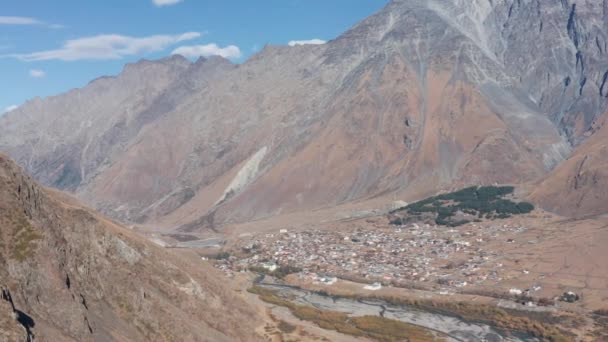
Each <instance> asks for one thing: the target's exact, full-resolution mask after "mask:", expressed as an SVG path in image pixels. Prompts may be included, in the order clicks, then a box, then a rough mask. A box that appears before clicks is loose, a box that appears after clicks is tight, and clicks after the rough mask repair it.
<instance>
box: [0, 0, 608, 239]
mask: <svg viewBox="0 0 608 342" xmlns="http://www.w3.org/2000/svg"><path fill="white" fill-rule="evenodd" d="M607 8H608V7H607V6H606V3H605V1H599V0H586V1H574V2H571V1H567V0H564V1H562V2H560V3H555V2H552V1H548V0H528V1H509V0H501V1H496V2H492V3H488V2H486V1H481V0H478V1H460V0H433V1H418V0H411V1H391V2H389V3H388V4H387V5H386V6H385V8H384V9H382V10H380V11H379V12H378V13H376V14H373V15H371V16H370V17H368V18H366V19H363V20H362V21H361V22H359V23H358V24H356V25H355V26H354V27H353V28H351V29H350V30H348V31H346V32H345V33H343V34H342V35H340V36H338V37H337V38H336V39H334V40H331V41H329V42H328V43H327V44H324V45H314V46H307V45H304V46H297V47H287V46H266V47H265V48H264V49H263V50H262V51H260V52H258V53H257V54H255V55H254V56H252V57H251V58H250V59H249V60H248V61H246V62H245V63H243V64H241V65H232V64H228V63H226V62H224V60H222V59H209V60H202V61H199V62H200V63H199V62H196V63H190V62H188V63H189V64H187V65H186V64H185V63H186V62H185V61H183V60H182V59H181V58H179V57H170V58H168V59H166V60H165V62H166V61H167V60H168V61H171V63H172V64H179V65H181V64H182V63H183V65H185V66H186V67H185V69H184V70H182V69H180V67H178V68H177V69H178V70H182V71H180V72H177V73H176V72H172V71H171V68H170V67H167V66H166V65H163V62H143V63H142V64H140V65H139V66H138V68H140V70H139V71H137V72H135V69H137V68H135V69H134V68H133V67H135V66H132V67H128V68H127V67H125V70H124V71H123V73H121V74H120V75H119V76H117V78H116V79H114V80H112V81H111V82H112V86H111V87H110V88H108V89H101V88H99V89H96V90H95V91H94V93H95V94H90V95H87V96H85V97H84V99H83V100H82V101H83V102H82V104H81V105H80V107H81V108H79V106H76V105H71V106H70V107H62V106H61V105H57V104H54V103H53V101H51V100H47V101H45V102H44V103H45V104H44V107H41V106H42V105H41V106H23V107H21V108H19V109H18V110H16V111H14V112H12V113H9V115H7V116H6V117H3V118H1V119H0V149H3V150H6V151H8V153H9V154H11V155H12V156H13V157H15V158H16V159H17V161H18V162H19V164H21V165H24V166H25V167H26V169H27V170H28V171H30V172H32V174H33V175H34V176H35V178H36V179H39V180H40V181H42V182H43V183H44V184H47V185H52V186H56V187H59V188H62V189H66V190H71V191H73V192H75V193H76V195H77V196H78V197H79V198H81V199H83V200H85V201H86V203H88V204H90V205H93V206H94V207H95V208H97V209H100V210H102V211H103V212H104V213H106V214H109V215H111V216H113V217H115V218H118V219H120V220H123V221H125V222H137V223H141V224H151V225H158V226H162V227H163V228H165V229H175V228H178V227H182V228H183V227H188V229H190V228H192V229H203V228H205V227H207V228H209V227H215V226H222V225H225V224H229V223H238V222H245V221H247V220H252V219H260V218H264V217H269V216H273V215H278V214H281V213H289V212H295V211H304V210H314V209H318V208H323V207H328V206H334V205H339V204H344V203H347V202H350V201H356V200H363V199H366V198H372V197H376V196H380V195H382V194H392V195H391V196H400V197H403V198H412V197H415V196H421V195H429V194H432V193H435V192H437V191H439V190H441V189H445V188H449V187H452V188H453V187H458V186H462V185H468V184H477V183H480V184H492V183H513V184H515V183H529V182H535V181H537V180H539V179H541V178H542V177H544V176H545V175H546V174H547V173H548V172H549V171H551V170H552V169H554V168H555V167H556V166H557V165H558V164H560V163H562V161H563V160H565V159H566V158H567V157H568V156H569V155H570V154H571V153H572V149H573V148H576V147H577V146H579V145H580V144H581V143H582V142H583V141H584V140H585V139H587V135H588V133H589V132H590V130H591V129H592V125H593V122H594V121H595V120H596V119H597V118H598V116H599V115H601V114H602V113H604V112H606V111H607V110H608V100H607V99H606V98H605V97H604V96H603V95H604V94H603V93H604V90H603V88H604V87H605V86H604V83H605V80H604V81H602V78H603V75H604V73H605V72H606V70H608V62H606V60H605V59H604V58H602V57H603V56H604V53H605V49H604V48H602V46H604V45H605V42H606V38H605V34H604V33H603V32H606V30H604V29H605V28H608V26H607V25H608V10H607ZM194 66H197V67H196V68H195V67H194ZM205 66H208V68H205ZM192 68H194V69H195V70H199V71H200V72H199V73H196V72H192ZM131 71H133V72H131ZM104 82H106V81H104ZM107 82H110V81H107ZM87 88H88V87H85V88H84V89H87ZM83 91H86V90H83ZM113 91H114V92H116V93H120V94H121V96H120V97H117V95H115V93H113ZM81 96H82V95H81ZM73 97H74V94H68V95H65V97H64V100H65V101H66V103H67V102H71V101H73V100H74V99H73ZM81 98H82V97H81ZM89 103H92V104H93V105H89ZM100 103H103V106H102V105H100ZM82 108H87V109H86V110H84V109H82ZM45 111H46V112H45ZM59 113H62V114H63V115H60V114H59ZM66 113H67V114H66ZM46 117H49V118H47V119H45V118H46ZM51 117H52V118H53V120H51V119H50V118H51ZM91 118H103V123H100V124H99V125H95V124H92V125H91V127H84V128H83V127H80V126H81V125H82V122H88V121H91ZM49 120H50V121H49ZM471 123H475V125H472V124H471ZM40 125H41V126H42V127H48V128H53V127H66V129H65V130H62V129H58V128H57V129H56V130H54V131H52V133H47V136H45V137H40V136H36V133H35V132H36V129H37V128H38V127H40ZM68 127H69V128H68ZM76 127H78V128H76ZM28 130H29V131H30V132H31V133H26V134H24V131H25V132H27V131H28ZM78 131H80V132H81V133H80V135H79V134H75V133H74V132H78ZM54 137H62V140H63V141H56V138H54ZM91 147H93V148H92V149H91ZM262 150H264V151H265V153H264V156H263V157H262V159H261V160H260V161H259V162H258V163H257V167H255V168H253V169H255V170H254V171H255V172H249V173H247V177H245V178H246V182H244V183H243V184H241V186H240V187H239V188H238V191H233V192H232V193H230V196H227V197H226V196H225V195H226V194H227V193H229V192H230V191H228V190H229V187H230V184H231V183H233V182H235V177H238V175H239V174H241V175H244V174H245V173H246V172H244V171H243V167H245V166H247V163H248V161H249V160H251V159H252V158H253V157H254V156H255V155H256V153H258V152H259V151H262ZM497 171H500V172H497ZM310 175H316V176H315V177H314V178H309V176H310ZM237 183H238V182H237ZM223 197H225V198H223ZM260 199H261V200H260Z"/></svg>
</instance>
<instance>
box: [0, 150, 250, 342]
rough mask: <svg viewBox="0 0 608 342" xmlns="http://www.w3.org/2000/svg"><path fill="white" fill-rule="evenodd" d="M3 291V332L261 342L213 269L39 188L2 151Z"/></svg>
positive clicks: (32, 335) (54, 338)
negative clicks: (186, 258) (168, 251)
mask: <svg viewBox="0 0 608 342" xmlns="http://www.w3.org/2000/svg"><path fill="white" fill-rule="evenodd" d="M197 259H198V258H197ZM0 285H1V286H2V292H1V296H2V297H1V298H2V300H0V322H3V324H2V325H0V327H1V328H0V336H29V338H34V339H36V340H43V341H58V340H61V341H92V340H132V341H140V340H171V341H235V340H241V341H250V340H256V339H257V337H256V336H255V335H252V334H251V331H253V330H255V326H256V324H257V323H256V319H257V318H256V317H257V316H256V313H255V311H253V310H252V309H250V308H249V307H248V304H246V303H245V302H244V301H243V300H242V299H239V298H238V297H235V296H234V292H233V291H232V290H231V289H230V287H229V285H226V284H225V283H223V282H221V281H220V280H219V279H216V273H215V271H214V270H213V268H211V267H210V266H208V265H204V264H196V265H191V264H189V263H188V262H187V261H185V260H180V258H177V257H176V256H174V255H172V254H170V253H167V252H166V251H165V250H162V249H160V248H159V247H157V246H155V245H153V244H151V243H149V242H147V241H146V240H144V239H142V238H140V237H138V236H137V235H135V234H134V233H132V232H131V231H129V230H127V229H126V228H124V227H121V226H118V225H116V224H114V223H112V222H111V221H109V220H107V219H106V218H104V217H102V216H100V215H99V214H96V213H95V212H93V211H91V210H89V209H87V208H85V207H82V206H81V205H80V204H78V202H77V201H76V200H74V199H72V198H70V197H69V196H67V195H65V194H62V193H59V192H57V191H53V190H47V189H44V188H41V187H39V186H38V185H37V184H36V183H35V182H34V181H32V180H31V179H30V178H29V177H27V176H25V175H24V174H23V173H22V172H21V170H20V169H19V168H18V167H17V166H15V165H14V164H13V163H12V162H11V161H10V160H8V159H7V158H6V157H4V156H2V155H0ZM191 289H195V290H191ZM4 322H6V327H7V328H6V329H5V328H4V327H5V324H4ZM15 322H16V323H17V324H18V326H16V325H15ZM2 334H4V335H2ZM9 340H10V339H9ZM15 340H19V341H22V340H23V338H19V339H15Z"/></svg>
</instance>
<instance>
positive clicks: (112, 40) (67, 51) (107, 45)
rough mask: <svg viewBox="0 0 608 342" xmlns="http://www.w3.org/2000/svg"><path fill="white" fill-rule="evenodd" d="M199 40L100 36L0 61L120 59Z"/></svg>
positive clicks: (185, 35) (190, 34) (188, 35)
mask: <svg viewBox="0 0 608 342" xmlns="http://www.w3.org/2000/svg"><path fill="white" fill-rule="evenodd" d="M200 36H201V34H200V33H199V32H186V33H182V34H178V35H154V36H148V37H130V36H123V35H119V34H102V35H97V36H92V37H84V38H78V39H72V40H68V41H66V42H65V43H64V44H63V46H62V47H61V48H59V49H56V50H47V51H39V52H32V53H27V54H12V55H6V56H4V57H13V58H17V59H20V60H23V61H27V62H31V61H45V60H52V59H56V60H62V61H77V60H108V59H120V58H122V57H125V56H132V55H138V54H143V53H149V52H157V51H162V50H164V49H166V48H167V47H169V46H171V45H173V44H177V43H179V42H183V41H187V40H192V39H195V38H198V37H200Z"/></svg>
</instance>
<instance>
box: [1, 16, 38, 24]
mask: <svg viewBox="0 0 608 342" xmlns="http://www.w3.org/2000/svg"><path fill="white" fill-rule="evenodd" d="M39 24H42V22H41V21H40V20H38V19H36V18H30V17H2V16H0V25H39Z"/></svg>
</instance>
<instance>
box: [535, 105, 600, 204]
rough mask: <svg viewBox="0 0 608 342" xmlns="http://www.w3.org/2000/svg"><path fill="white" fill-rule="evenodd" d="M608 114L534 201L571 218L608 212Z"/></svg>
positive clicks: (540, 185)
mask: <svg viewBox="0 0 608 342" xmlns="http://www.w3.org/2000/svg"><path fill="white" fill-rule="evenodd" d="M606 119H608V115H604V116H602V117H600V118H598V120H597V122H596V123H595V125H594V127H593V129H592V132H593V135H592V136H591V138H589V140H587V141H586V142H585V143H583V144H581V145H580V146H579V147H578V148H577V149H576V151H575V152H574V154H573V155H572V156H571V157H570V158H568V160H566V161H565V162H563V163H562V164H561V165H560V166H559V167H557V168H556V169H555V170H554V171H553V172H551V174H550V175H549V176H548V177H547V178H546V179H544V180H543V181H542V182H541V183H540V184H539V185H538V188H537V189H536V190H535V191H534V192H533V193H532V195H531V198H532V200H534V201H537V202H539V203H540V204H541V205H543V206H544V207H545V208H547V209H549V210H552V211H556V212H559V213H562V214H564V215H568V216H587V215H601V214H606V213H608V205H606V203H608V182H607V180H608V125H606V124H605V123H606Z"/></svg>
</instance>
